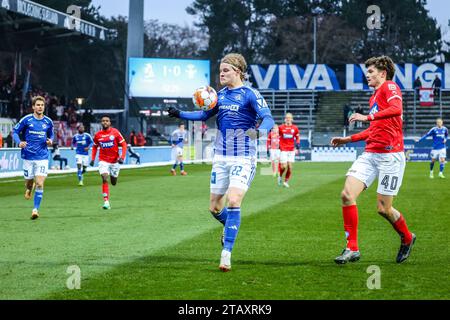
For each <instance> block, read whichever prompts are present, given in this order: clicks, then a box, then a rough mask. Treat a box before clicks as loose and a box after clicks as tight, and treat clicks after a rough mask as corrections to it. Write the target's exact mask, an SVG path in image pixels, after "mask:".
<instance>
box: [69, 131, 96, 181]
mask: <svg viewBox="0 0 450 320" xmlns="http://www.w3.org/2000/svg"><path fill="white" fill-rule="evenodd" d="M93 144H94V140H93V139H92V137H91V135H90V134H89V133H86V132H84V126H83V125H82V124H80V125H79V126H78V133H77V134H76V135H74V136H73V139H72V147H76V150H75V160H76V161H77V167H78V171H77V176H78V185H79V186H82V185H84V184H83V174H84V173H85V172H86V167H87V166H88V165H89V149H90V148H91V147H92V145H93Z"/></svg>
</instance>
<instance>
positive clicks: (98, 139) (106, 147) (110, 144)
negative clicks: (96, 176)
mask: <svg viewBox="0 0 450 320" xmlns="http://www.w3.org/2000/svg"><path fill="white" fill-rule="evenodd" d="M119 144H120V145H122V156H121V158H122V159H125V154H126V147H127V144H126V142H125V139H124V138H123V136H122V134H121V133H120V132H119V130H117V129H115V128H109V129H108V130H100V131H99V132H97V133H96V134H95V136H94V147H93V149H92V160H95V156H96V155H97V148H99V147H100V153H99V156H98V158H99V160H100V161H105V162H108V163H116V162H117V160H118V159H119V158H120V156H119Z"/></svg>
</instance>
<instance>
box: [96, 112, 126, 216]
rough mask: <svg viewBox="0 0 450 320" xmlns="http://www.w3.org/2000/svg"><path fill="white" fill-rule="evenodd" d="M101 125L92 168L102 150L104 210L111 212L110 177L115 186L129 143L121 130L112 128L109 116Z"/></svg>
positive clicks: (100, 164) (99, 164) (104, 118)
mask: <svg viewBox="0 0 450 320" xmlns="http://www.w3.org/2000/svg"><path fill="white" fill-rule="evenodd" d="M101 124H102V128H103V129H102V130H100V131H99V132H97V133H96V134H95V136H94V147H93V148H92V160H91V166H93V165H94V162H95V157H96V156H97V149H98V148H100V152H99V156H98V158H99V163H98V171H99V172H100V175H101V177H102V191H103V201H104V203H103V209H105V210H109V209H111V205H110V203H109V185H108V177H110V180H111V184H112V185H113V186H115V185H116V184H117V179H118V177H119V171H120V164H122V163H123V162H124V161H125V155H126V154H127V143H126V142H125V139H124V138H123V136H122V134H121V133H120V132H119V130H117V129H115V128H112V127H111V118H110V117H109V116H103V117H102V119H101ZM119 145H120V146H122V154H121V155H120V154H119Z"/></svg>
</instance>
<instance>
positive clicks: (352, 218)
mask: <svg viewBox="0 0 450 320" xmlns="http://www.w3.org/2000/svg"><path fill="white" fill-rule="evenodd" d="M364 188H365V185H364V183H363V182H362V181H360V180H358V179H356V178H355V177H352V176H347V179H346V180H345V185H344V190H342V193H341V200H342V216H343V218H344V230H345V236H346V238H347V245H346V247H345V249H344V250H343V251H342V253H341V254H340V255H339V256H337V257H336V258H335V259H334V262H336V263H337V264H346V263H347V262H354V261H358V260H359V259H360V258H361V254H360V252H359V248H358V207H357V206H356V199H357V198H358V196H359V194H360V193H361V192H362V191H363V190H364Z"/></svg>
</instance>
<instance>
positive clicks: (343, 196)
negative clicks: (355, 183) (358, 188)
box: [341, 189, 356, 205]
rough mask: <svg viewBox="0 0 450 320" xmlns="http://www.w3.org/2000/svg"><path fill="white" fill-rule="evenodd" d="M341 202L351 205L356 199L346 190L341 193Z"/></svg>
mask: <svg viewBox="0 0 450 320" xmlns="http://www.w3.org/2000/svg"><path fill="white" fill-rule="evenodd" d="M341 200H342V203H343V204H345V205H351V204H353V203H354V202H355V201H356V199H355V197H354V196H353V195H352V194H351V193H350V192H348V190H346V189H344V190H342V192H341Z"/></svg>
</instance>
